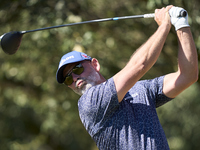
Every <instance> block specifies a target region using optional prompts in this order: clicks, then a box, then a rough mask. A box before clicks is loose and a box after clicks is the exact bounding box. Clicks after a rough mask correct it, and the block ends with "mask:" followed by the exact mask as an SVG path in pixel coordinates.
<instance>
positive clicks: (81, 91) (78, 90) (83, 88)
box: [73, 72, 101, 96]
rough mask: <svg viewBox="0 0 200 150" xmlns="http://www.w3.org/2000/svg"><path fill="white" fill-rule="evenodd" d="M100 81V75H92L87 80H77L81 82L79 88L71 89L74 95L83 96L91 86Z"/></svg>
mask: <svg viewBox="0 0 200 150" xmlns="http://www.w3.org/2000/svg"><path fill="white" fill-rule="evenodd" d="M100 79H101V77H100V75H99V74H98V73H97V72H94V73H92V74H91V75H89V76H88V77H87V78H80V79H79V80H82V81H83V84H82V85H81V87H78V86H77V85H76V86H75V87H76V88H75V89H73V91H74V92H75V93H77V94H78V95H80V96H81V95H83V94H84V93H85V92H86V91H87V90H88V89H89V88H91V87H92V86H95V85H97V82H98V81H99V80H100Z"/></svg>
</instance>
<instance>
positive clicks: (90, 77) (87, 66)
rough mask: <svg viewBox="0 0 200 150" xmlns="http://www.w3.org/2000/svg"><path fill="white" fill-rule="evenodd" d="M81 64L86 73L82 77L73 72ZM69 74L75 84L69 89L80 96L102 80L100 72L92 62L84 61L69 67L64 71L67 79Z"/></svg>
mask: <svg viewBox="0 0 200 150" xmlns="http://www.w3.org/2000/svg"><path fill="white" fill-rule="evenodd" d="M80 63H81V65H82V66H83V68H84V71H83V72H82V73H81V74H80V75H77V74H75V73H73V72H72V69H73V68H74V67H75V66H76V65H78V64H80ZM69 73H71V75H72V78H73V83H72V84H71V85H68V87H69V88H71V89H72V90H73V91H74V92H76V93H77V94H79V95H82V94H83V93H84V92H85V91H86V90H87V89H89V88H90V87H92V86H94V85H97V83H98V82H99V81H100V79H101V78H100V75H99V72H98V70H97V69H96V68H95V65H93V62H92V61H91V62H90V61H82V62H78V63H73V64H69V65H67V66H66V67H65V69H64V71H63V76H64V77H65V76H66V75H68V74H69Z"/></svg>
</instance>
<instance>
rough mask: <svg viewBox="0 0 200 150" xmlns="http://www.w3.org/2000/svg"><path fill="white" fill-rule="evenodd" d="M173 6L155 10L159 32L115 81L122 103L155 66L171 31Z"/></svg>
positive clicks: (137, 52)
mask: <svg viewBox="0 0 200 150" xmlns="http://www.w3.org/2000/svg"><path fill="white" fill-rule="evenodd" d="M171 7H172V6H168V7H166V8H162V9H160V10H158V9H157V10H155V20H156V22H157V23H158V25H159V27H158V29H157V31H156V32H155V33H154V34H153V35H152V36H151V37H150V38H149V39H148V40H147V42H146V43H145V44H143V45H142V46H141V47H140V48H139V49H138V50H137V51H136V52H135V53H134V54H133V56H132V57H131V59H130V60H129V62H128V64H127V65H126V66H125V67H124V68H123V69H122V70H121V71H120V72H119V73H117V74H116V75H115V76H114V77H113V79H114V83H115V87H116V90H117V95H118V101H119V102H121V101H122V99H123V97H124V96H125V94H126V93H127V92H128V90H129V89H130V88H131V87H132V86H133V85H134V84H135V83H136V82H137V81H138V80H139V79H140V78H141V77H142V76H143V75H144V74H145V73H146V72H147V71H148V70H149V69H150V68H151V67H152V66H153V65H154V63H155V62H156V60H157V59H158V57H159V55H160V52H161V50H162V48H163V45H164V43H165V40H166V38H167V35H168V33H169V31H170V29H171V22H170V17H169V14H168V11H169V9H170V8H171Z"/></svg>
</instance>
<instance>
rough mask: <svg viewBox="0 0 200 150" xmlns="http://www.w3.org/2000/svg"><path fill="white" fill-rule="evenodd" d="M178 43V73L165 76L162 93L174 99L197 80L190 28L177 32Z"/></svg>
mask: <svg viewBox="0 0 200 150" xmlns="http://www.w3.org/2000/svg"><path fill="white" fill-rule="evenodd" d="M177 36H178V41H179V51H178V71H177V72H175V73H171V74H168V75H166V76H165V78H164V84H163V93H164V94H165V95H166V96H168V97H170V98H174V97H176V96H177V95H178V94H180V93H181V92H182V91H183V90H185V89H186V88H187V87H189V86H190V85H191V84H193V83H194V82H196V81H197V80H198V58H197V50H196V47H195V43H194V40H193V37H192V33H191V31H190V28H189V27H187V28H181V29H179V30H177Z"/></svg>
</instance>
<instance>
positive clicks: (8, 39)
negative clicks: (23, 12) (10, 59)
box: [1, 31, 24, 55]
mask: <svg viewBox="0 0 200 150" xmlns="http://www.w3.org/2000/svg"><path fill="white" fill-rule="evenodd" d="M23 34H24V33H22V32H19V31H15V32H9V33H5V34H4V35H2V36H1V47H2V49H3V51H4V52H5V53H7V54H9V55H12V54H14V53H16V52H17V50H18V48H19V46H20V44H21V39H22V36H23Z"/></svg>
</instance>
